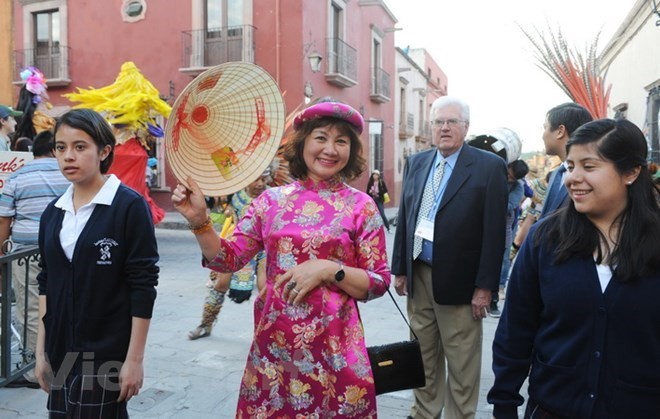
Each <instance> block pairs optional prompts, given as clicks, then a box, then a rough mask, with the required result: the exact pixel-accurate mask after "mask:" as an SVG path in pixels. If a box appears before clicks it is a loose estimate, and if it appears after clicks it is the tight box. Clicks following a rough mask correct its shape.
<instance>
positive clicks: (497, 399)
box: [488, 218, 660, 419]
mask: <svg viewBox="0 0 660 419" xmlns="http://www.w3.org/2000/svg"><path fill="white" fill-rule="evenodd" d="M551 219H552V218H548V219H547V221H546V220H543V221H541V222H548V221H550V220H551ZM537 228H538V225H534V226H532V228H531V229H530V231H529V234H528V239H527V240H525V241H524V242H523V245H522V247H521V249H520V252H519V253H518V257H517V259H516V263H515V265H514V267H513V271H512V272H511V278H510V279H509V284H508V286H507V295H506V304H505V305H504V311H503V313H502V317H501V318H500V321H499V324H498V326H497V332H496V333H495V339H494V341H493V372H494V373H495V382H494V385H493V387H492V388H491V390H490V391H489V393H488V402H489V403H491V404H493V405H494V411H493V415H494V416H495V417H496V418H497V419H506V418H517V417H518V414H517V407H518V406H520V405H522V404H523V402H524V399H523V397H522V396H521V395H520V387H521V386H522V384H523V382H524V381H525V379H526V378H527V377H529V397H530V399H532V400H533V401H534V402H535V403H536V404H538V405H539V406H541V407H542V408H543V409H545V410H548V411H549V412H552V413H553V414H555V415H557V416H560V417H565V418H599V419H600V418H654V417H658V413H659V412H660V356H659V354H660V327H659V323H658V319H660V304H658V303H657V296H658V293H660V272H658V271H656V272H655V273H653V274H652V275H649V276H648V277H645V278H640V279H638V280H635V281H630V282H621V281H619V280H617V277H616V275H615V276H613V277H612V279H611V280H610V283H609V285H608V286H607V288H606V289H605V292H602V290H601V286H600V282H599V279H598V273H597V271H596V265H595V263H594V260H593V257H591V256H579V255H576V256H573V257H571V258H569V259H568V260H566V261H563V262H561V263H555V262H554V255H555V245H553V244H551V243H548V242H547V240H543V241H542V242H541V243H540V244H537V240H536V237H535V234H536V231H537Z"/></svg>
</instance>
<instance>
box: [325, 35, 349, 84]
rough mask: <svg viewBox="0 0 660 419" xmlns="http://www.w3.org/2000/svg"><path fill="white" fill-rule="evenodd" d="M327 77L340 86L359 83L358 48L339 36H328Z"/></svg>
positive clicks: (330, 81) (329, 80)
mask: <svg viewBox="0 0 660 419" xmlns="http://www.w3.org/2000/svg"><path fill="white" fill-rule="evenodd" d="M325 79H326V80H327V81H328V82H329V83H332V84H334V85H337V86H340V87H352V86H355V85H356V84H357V50H356V49H355V48H353V47H352V46H350V45H348V44H347V43H346V42H344V41H342V40H341V39H339V38H328V67H327V69H326V73H325Z"/></svg>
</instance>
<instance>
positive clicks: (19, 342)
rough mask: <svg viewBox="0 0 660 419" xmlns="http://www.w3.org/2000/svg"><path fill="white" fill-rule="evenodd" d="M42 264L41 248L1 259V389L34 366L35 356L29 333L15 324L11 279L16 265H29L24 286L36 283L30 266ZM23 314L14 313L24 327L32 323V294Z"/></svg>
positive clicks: (28, 295)
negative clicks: (29, 319)
mask: <svg viewBox="0 0 660 419" xmlns="http://www.w3.org/2000/svg"><path fill="white" fill-rule="evenodd" d="M38 262H39V248H38V247H37V246H30V247H26V248H24V249H23V250H19V251H16V252H13V253H10V254H8V255H6V256H1V257H0V271H1V272H2V279H1V281H2V286H0V289H1V290H2V296H1V297H0V387H4V386H5V385H7V384H8V383H10V382H11V381H13V380H15V379H16V378H18V377H19V376H20V375H21V374H23V373H24V372H25V371H27V370H28V369H30V368H31V367H32V366H33V364H34V354H33V353H31V352H30V351H29V350H27V349H26V347H25V346H26V342H27V332H26V330H25V328H23V331H22V333H21V331H19V330H18V329H17V327H16V326H15V323H14V322H13V321H12V317H13V316H12V301H11V300H12V299H11V294H12V293H11V283H12V281H11V278H12V270H13V265H14V263H18V264H19V265H25V276H26V277H25V278H24V284H29V283H30V282H32V281H34V278H29V275H30V269H29V265H31V264H34V263H38ZM24 294H25V301H24V302H23V303H24V304H23V307H25V308H26V309H25V311H24V312H23V313H14V315H15V316H16V317H18V316H22V318H23V322H22V323H23V324H27V323H28V316H27V307H28V301H27V299H28V298H31V297H32V295H31V294H30V293H29V292H25V293H24Z"/></svg>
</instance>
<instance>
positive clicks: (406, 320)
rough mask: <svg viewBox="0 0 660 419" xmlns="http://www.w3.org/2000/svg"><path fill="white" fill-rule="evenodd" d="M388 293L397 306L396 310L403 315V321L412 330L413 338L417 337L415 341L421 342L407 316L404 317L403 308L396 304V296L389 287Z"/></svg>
mask: <svg viewBox="0 0 660 419" xmlns="http://www.w3.org/2000/svg"><path fill="white" fill-rule="evenodd" d="M387 293H388V294H389V295H390V298H392V302H393V303H394V305H395V306H396V309H397V310H399V313H401V317H403V321H404V322H406V324H407V325H408V329H410V333H412V334H413V336H414V337H415V340H419V338H418V337H417V335H416V334H415V332H414V331H413V329H412V327H410V323H408V319H406V316H404V315H403V311H401V308H400V307H399V305H398V304H397V303H396V300H395V299H394V296H393V295H392V293H391V292H390V289H389V287H388V288H387Z"/></svg>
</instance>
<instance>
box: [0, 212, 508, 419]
mask: <svg viewBox="0 0 660 419" xmlns="http://www.w3.org/2000/svg"><path fill="white" fill-rule="evenodd" d="M390 211H392V210H389V209H388V215H389V214H390ZM394 213H396V210H394ZM164 222H169V223H171V224H165V225H167V226H168V228H163V225H161V226H160V227H159V228H157V230H156V235H157V238H158V245H159V251H160V255H161V263H160V267H161V276H160V284H159V286H158V298H157V300H156V307H155V309H154V316H153V320H152V323H151V329H150V332H149V340H148V347H147V351H146V360H145V380H144V386H143V388H142V391H141V393H140V394H139V395H138V396H137V397H135V398H134V399H133V400H131V401H130V403H129V413H130V414H131V417H132V418H177V419H178V418H184V419H185V418H194V419H205V418H233V417H234V412H235V407H236V403H237V400H238V389H239V384H240V380H241V376H242V372H243V367H244V365H245V360H246V356H247V352H248V348H249V345H250V342H251V338H252V326H253V323H252V305H251V304H252V302H253V301H254V299H251V300H250V301H249V302H245V303H243V304H235V303H233V302H231V301H229V300H228V301H227V303H225V306H224V308H223V310H222V312H221V313H220V318H219V321H218V324H217V325H216V327H215V329H214V330H213V334H212V335H211V336H210V337H208V338H204V339H200V340H196V341H190V340H188V339H187V337H186V333H187V332H188V330H190V329H192V328H193V327H195V326H196V325H197V324H198V322H199V319H200V316H201V311H202V304H203V299H204V297H205V295H206V292H207V289H206V287H205V283H206V279H207V278H208V271H206V270H205V269H203V268H202V267H201V265H200V256H199V250H198V247H197V244H196V241H195V239H194V237H193V235H192V234H190V232H188V231H187V228H186V225H185V221H183V219H182V218H181V217H180V216H178V215H177V214H173V213H172V214H168V215H167V216H166V217H165V220H164ZM181 224H183V229H184V230H181V229H178V228H181ZM393 238H394V234H393V233H392V234H387V241H388V249H390V251H391V248H392V240H393ZM396 298H397V301H398V303H399V305H400V306H401V307H402V308H404V307H405V298H403V297H396ZM360 309H361V313H362V318H363V321H364V324H365V333H366V339H367V344H368V345H375V344H384V343H389V342H394V341H397V340H404V339H407V337H408V330H407V327H406V325H405V323H404V322H403V320H402V319H401V316H400V315H399V313H398V312H397V310H396V308H395V307H394V305H393V304H392V301H391V300H390V298H389V297H387V296H384V297H383V298H380V299H378V300H375V301H371V302H369V303H367V304H361V305H360ZM404 311H405V309H404ZM496 325H497V319H492V318H488V319H486V320H485V321H484V351H483V353H484V355H483V365H482V384H481V396H480V400H479V408H478V409H479V411H478V415H477V417H478V418H479V419H486V418H490V417H491V416H492V409H491V407H490V406H489V405H487V404H486V401H485V395H486V393H487V391H488V389H489V388H490V385H491V384H492V381H493V379H492V372H491V370H490V365H491V350H490V347H491V342H492V336H493V334H494V331H495V327H496ZM411 397H412V392H411V391H402V392H398V393H390V394H386V395H382V396H378V415H379V418H384V419H389V418H405V417H406V416H407V415H408V413H409V408H410V404H411ZM46 399H47V398H46V394H45V393H44V392H42V391H41V390H32V389H8V388H3V389H0V418H44V417H47V413H46V407H45V406H46Z"/></svg>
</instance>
